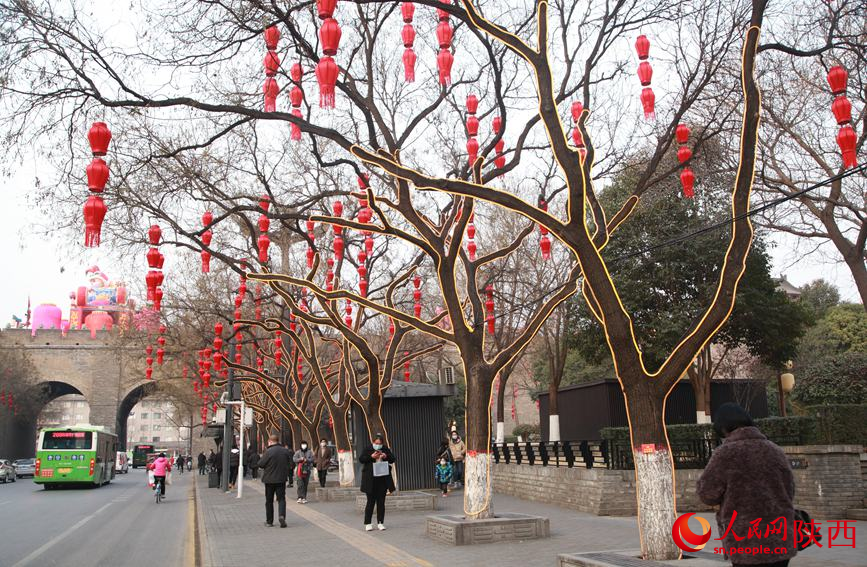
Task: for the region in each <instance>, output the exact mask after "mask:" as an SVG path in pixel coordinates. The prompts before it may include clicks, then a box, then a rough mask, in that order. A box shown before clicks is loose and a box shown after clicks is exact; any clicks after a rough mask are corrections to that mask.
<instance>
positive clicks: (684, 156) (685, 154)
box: [677, 146, 692, 164]
mask: <svg viewBox="0 0 867 567" xmlns="http://www.w3.org/2000/svg"><path fill="white" fill-rule="evenodd" d="M691 157H692V150H690V149H689V148H688V147H686V146H680V148H678V150H677V161H679V162H680V163H681V164H684V163H686V162H688V161H689V159H690V158H691Z"/></svg>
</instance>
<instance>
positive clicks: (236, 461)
mask: <svg viewBox="0 0 867 567" xmlns="http://www.w3.org/2000/svg"><path fill="white" fill-rule="evenodd" d="M239 466H241V451H240V450H239V449H238V448H237V447H234V446H233V447H232V450H231V451H229V490H232V489H233V488H235V483H236V482H238V467H239Z"/></svg>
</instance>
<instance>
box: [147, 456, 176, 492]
mask: <svg viewBox="0 0 867 567" xmlns="http://www.w3.org/2000/svg"><path fill="white" fill-rule="evenodd" d="M170 467H171V464H170V463H169V460H168V459H167V458H166V454H165V453H160V455H159V457H157V458H156V459H154V462H152V463H151V464H149V465H148V470H152V471H154V483H156V482H157V481H160V493H161V494H162V497H163V498H165V496H166V474H168V473H167V469H170Z"/></svg>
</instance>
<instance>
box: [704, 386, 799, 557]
mask: <svg viewBox="0 0 867 567" xmlns="http://www.w3.org/2000/svg"><path fill="white" fill-rule="evenodd" d="M714 429H715V430H716V432H717V434H718V435H720V437H723V438H724V439H725V440H724V442H723V444H722V445H720V446H719V447H718V448H717V449H716V450H715V451H714V453H713V456H712V457H711V459H710V462H708V464H707V467H705V469H704V473H702V475H701V478H699V480H698V485H697V492H698V496H699V498H701V500H702V502H704V503H705V504H708V505H711V506H719V509H718V510H717V513H716V518H717V525H718V526H719V531H720V534H723V547H724V548H725V549H726V550H727V553H726V555H728V556H729V558H730V560H731V562H732V565H763V566H766V567H786V566H787V565H788V564H789V559H790V558H792V557H794V556H795V554H796V553H797V551H796V549H795V541H794V540H795V534H794V527H795V524H794V519H795V518H794V516H795V508H794V505H793V504H792V500H793V498H794V496H795V479H794V475H793V474H792V468H791V465H790V464H789V460H788V459H787V458H786V454H785V453H784V452H783V450H782V449H780V448H779V447H778V446H777V445H775V444H774V443H772V442H771V441H769V440H768V439H767V437H765V436H764V435H762V433H761V432H760V431H759V430H758V428H757V427H755V426H754V425H753V420H752V419H751V418H750V416H749V414H748V413H747V412H746V410H744V409H743V408H742V407H740V406H739V405H737V404H734V403H726V404H723V405H721V406H720V407H719V409H717V411H716V412H715V415H714ZM752 522H756V524H752ZM751 533H752V535H751ZM756 534H758V535H756ZM748 536H750V537H748ZM731 548H741V549H742V548H751V550H752V551H753V553H741V552H737V553H728V550H730V549H731ZM762 548H766V549H770V550H772V551H776V550H777V549H778V548H779V549H783V550H784V551H782V552H779V553H772V554H764V553H762V551H761V549H762Z"/></svg>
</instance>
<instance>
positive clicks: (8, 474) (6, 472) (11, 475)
mask: <svg viewBox="0 0 867 567" xmlns="http://www.w3.org/2000/svg"><path fill="white" fill-rule="evenodd" d="M0 478H2V479H3V484H6V483H7V482H9V481H10V480H11V481H12V482H15V466H14V465H13V464H12V463H10V462H9V461H7V460H6V459H0Z"/></svg>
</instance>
